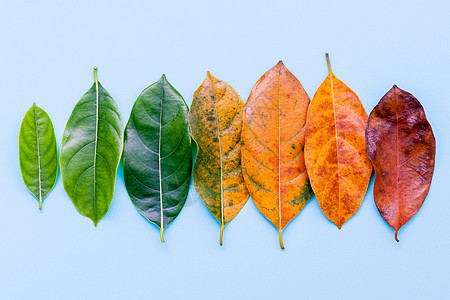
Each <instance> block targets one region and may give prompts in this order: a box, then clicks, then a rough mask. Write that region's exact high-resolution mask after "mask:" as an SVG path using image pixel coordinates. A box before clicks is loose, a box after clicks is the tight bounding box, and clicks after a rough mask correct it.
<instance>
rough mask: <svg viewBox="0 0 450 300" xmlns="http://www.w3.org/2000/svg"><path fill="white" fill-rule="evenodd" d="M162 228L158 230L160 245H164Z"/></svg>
mask: <svg viewBox="0 0 450 300" xmlns="http://www.w3.org/2000/svg"><path fill="white" fill-rule="evenodd" d="M163 232H164V228H162V227H160V228H159V235H160V237H161V243H164V236H163Z"/></svg>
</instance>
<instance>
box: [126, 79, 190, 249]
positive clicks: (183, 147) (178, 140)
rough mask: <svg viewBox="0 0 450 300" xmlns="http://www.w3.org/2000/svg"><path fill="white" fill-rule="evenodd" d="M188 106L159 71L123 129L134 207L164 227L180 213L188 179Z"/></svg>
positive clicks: (186, 193)
mask: <svg viewBox="0 0 450 300" xmlns="http://www.w3.org/2000/svg"><path fill="white" fill-rule="evenodd" d="M187 113H188V107H187V105H186V103H185V102H184V100H183V98H182V97H181V95H180V94H179V93H178V91H177V90H175V89H174V87H173V86H171V85H170V84H169V82H168V81H167V79H166V77H165V76H164V75H163V76H162V77H161V79H160V80H159V81H157V82H155V83H154V84H152V85H151V86H149V87H148V88H146V89H145V90H144V91H143V92H142V93H141V95H140V96H139V97H138V99H137V100H136V102H135V104H134V107H133V110H132V112H131V115H130V119H129V121H128V124H127V127H126V130H125V146H124V153H123V166H124V178H125V185H126V188H127V191H128V194H129V196H130V198H131V201H132V202H133V204H134V206H135V207H136V209H137V210H138V211H139V213H140V214H141V215H143V216H144V217H145V218H147V219H148V220H149V221H150V222H152V223H154V224H156V225H157V226H159V227H160V235H161V242H164V239H163V230H164V228H166V227H167V226H168V225H169V224H170V222H172V221H173V220H174V219H175V218H176V217H177V216H178V214H179V213H180V211H181V209H182V208H183V206H184V203H185V202H186V198H187V195H188V192H189V185H190V181H191V167H192V150H191V138H190V136H189V129H188V119H187Z"/></svg>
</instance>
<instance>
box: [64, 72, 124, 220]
mask: <svg viewBox="0 0 450 300" xmlns="http://www.w3.org/2000/svg"><path fill="white" fill-rule="evenodd" d="M94 75H95V82H94V84H93V85H92V87H91V88H90V89H89V91H87V92H86V94H84V96H83V97H82V98H81V100H80V101H79V102H78V103H77V105H76V106H75V108H74V109H73V112H72V115H71V116H70V118H69V121H67V125H66V129H65V130H64V136H63V140H62V143H61V155H60V164H61V177H62V181H63V184H64V189H65V190H66V192H67V194H68V195H69V197H70V198H71V199H72V202H73V204H74V205H75V207H76V209H77V210H78V211H79V212H80V213H81V214H82V215H84V216H86V217H88V218H90V219H91V220H92V221H93V222H94V225H95V226H97V224H98V222H99V221H100V219H101V218H102V217H103V216H104V215H105V214H106V213H107V212H108V209H109V205H110V204H111V200H112V198H113V193H114V184H115V181H116V173H117V166H118V164H119V160H120V156H121V154H122V148H123V125H122V119H121V117H120V112H119V108H118V107H117V104H116V102H115V101H114V99H113V98H112V97H111V95H110V94H109V93H108V92H107V91H106V90H105V89H104V88H103V87H102V85H101V84H100V83H99V82H98V80H97V68H95V69H94Z"/></svg>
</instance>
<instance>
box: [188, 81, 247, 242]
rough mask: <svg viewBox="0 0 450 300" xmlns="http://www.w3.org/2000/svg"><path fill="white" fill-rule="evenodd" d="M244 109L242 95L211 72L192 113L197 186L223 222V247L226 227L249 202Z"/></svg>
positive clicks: (193, 103)
mask: <svg viewBox="0 0 450 300" xmlns="http://www.w3.org/2000/svg"><path fill="white" fill-rule="evenodd" d="M243 107H244V102H243V101H242V99H241V97H240V96H239V94H238V93H237V92H236V91H235V90H234V89H233V88H232V87H231V86H230V85H229V84H227V83H225V82H223V81H221V80H219V79H217V78H215V77H213V76H212V75H211V73H209V72H208V74H207V76H206V79H205V81H204V82H203V84H202V85H201V86H200V87H199V88H198V89H197V91H196V92H195V93H194V99H193V101H192V106H191V110H190V111H189V123H190V126H191V132H192V138H193V139H194V141H195V142H196V143H197V145H198V153H197V158H196V160H195V164H194V170H193V176H194V185H195V189H196V190H197V192H198V194H199V195H200V197H201V198H202V200H203V203H205V205H206V207H207V208H208V209H209V210H210V211H211V213H212V214H213V216H214V217H215V218H216V219H217V220H218V221H219V223H220V245H222V236H223V228H224V226H225V225H226V224H227V223H228V222H230V221H231V220H232V219H233V218H234V217H235V216H236V215H237V214H238V213H239V211H240V210H241V208H242V207H243V206H244V204H245V203H246V202H247V199H248V191H247V188H246V187H245V184H244V179H243V178H242V168H241V131H242V110H243Z"/></svg>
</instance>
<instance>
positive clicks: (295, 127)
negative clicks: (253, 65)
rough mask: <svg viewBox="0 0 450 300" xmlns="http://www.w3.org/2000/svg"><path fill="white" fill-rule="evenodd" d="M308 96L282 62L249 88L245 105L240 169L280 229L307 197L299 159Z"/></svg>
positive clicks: (263, 210)
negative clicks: (250, 90)
mask: <svg viewBox="0 0 450 300" xmlns="http://www.w3.org/2000/svg"><path fill="white" fill-rule="evenodd" d="M309 102H310V100H309V97H308V95H307V94H306V92H305V90H304V89H303V87H302V85H301V84H300V82H299V81H298V80H297V78H296V77H295V76H294V75H293V74H292V73H291V72H290V71H289V70H288V69H287V68H286V67H285V66H284V64H283V63H282V62H281V61H280V62H279V63H278V64H277V65H276V66H274V67H273V68H272V69H270V70H269V71H267V73H265V74H264V75H263V76H262V77H261V79H259V80H258V82H257V83H256V84H255V86H254V87H253V90H252V92H251V93H250V96H249V98H248V101H247V103H246V104H245V108H244V128H243V130H242V144H243V145H242V167H243V170H244V179H245V183H246V185H247V188H248V190H249V192H250V195H251V197H252V199H253V201H254V202H255V204H256V207H257V208H258V209H259V211H260V212H261V213H262V214H263V215H264V216H265V217H266V218H267V219H269V221H270V222H272V223H273V224H274V225H275V226H276V227H277V228H278V230H279V237H280V246H281V248H282V249H284V246H283V241H282V231H283V229H284V228H285V227H286V225H287V224H288V223H289V222H290V221H291V220H292V219H293V218H294V217H295V216H296V215H297V214H298V213H299V212H300V211H301V210H302V208H303V206H304V205H305V204H306V202H308V200H309V198H311V195H312V190H311V186H310V184H309V180H308V175H307V174H306V169H305V161H304V157H303V145H304V141H305V122H306V113H307V110H308V105H309Z"/></svg>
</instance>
